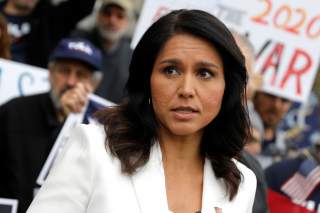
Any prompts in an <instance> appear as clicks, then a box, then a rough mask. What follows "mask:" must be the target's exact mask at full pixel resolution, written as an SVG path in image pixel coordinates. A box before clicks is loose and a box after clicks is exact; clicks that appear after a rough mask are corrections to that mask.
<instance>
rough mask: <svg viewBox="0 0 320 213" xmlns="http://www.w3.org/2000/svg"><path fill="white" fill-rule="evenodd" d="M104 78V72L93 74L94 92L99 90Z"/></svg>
mask: <svg viewBox="0 0 320 213" xmlns="http://www.w3.org/2000/svg"><path fill="white" fill-rule="evenodd" d="M102 78H103V73H102V72H93V74H92V78H91V85H92V88H93V91H95V90H96V89H97V88H98V86H99V85H100V83H101V81H102Z"/></svg>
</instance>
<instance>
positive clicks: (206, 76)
mask: <svg viewBox="0 0 320 213" xmlns="http://www.w3.org/2000/svg"><path fill="white" fill-rule="evenodd" d="M198 75H199V76H200V77H201V78H203V79H209V78H211V77H213V76H214V74H213V72H212V71H210V70H208V69H200V70H199V72H198Z"/></svg>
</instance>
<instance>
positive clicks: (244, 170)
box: [233, 159, 256, 183]
mask: <svg viewBox="0 0 320 213" xmlns="http://www.w3.org/2000/svg"><path fill="white" fill-rule="evenodd" d="M233 161H234V163H235V164H236V166H237V168H238V169H239V171H240V172H241V174H242V176H243V178H244V179H245V181H248V182H251V181H254V182H256V175H255V174H254V173H253V171H252V170H251V169H249V168H248V167H247V166H246V165H244V164H243V163H241V162H240V161H238V160H236V159H233ZM251 183H252V182H251Z"/></svg>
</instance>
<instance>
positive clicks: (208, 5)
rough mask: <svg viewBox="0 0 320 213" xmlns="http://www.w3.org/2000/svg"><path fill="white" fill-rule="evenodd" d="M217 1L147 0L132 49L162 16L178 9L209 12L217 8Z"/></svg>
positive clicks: (134, 36) (133, 39)
mask: <svg viewBox="0 0 320 213" xmlns="http://www.w3.org/2000/svg"><path fill="white" fill-rule="evenodd" d="M216 2H217V0H200V1H197V0H193V1H190V0H189V1H186V0H145V2H144V5H143V8H142V11H141V14H140V17H139V20H138V23H137V27H136V30H135V32H134V35H133V38H132V43H131V47H132V48H134V47H135V46H136V45H137V44H138V41H139V40H140V38H141V37H142V35H143V34H144V32H145V31H146V29H148V27H149V26H150V25H151V24H152V23H153V22H155V21H156V20H158V19H159V18H160V17H161V16H163V15H165V14H167V13H169V12H170V11H172V10H176V9H199V10H204V11H207V12H210V11H213V10H214V9H215V8H216Z"/></svg>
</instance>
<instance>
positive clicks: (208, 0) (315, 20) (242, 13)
mask: <svg viewBox="0 0 320 213" xmlns="http://www.w3.org/2000/svg"><path fill="white" fill-rule="evenodd" d="M318 4H319V3H317V2H314V1H311V0H306V1H303V2H302V1H298V0H278V1H275V0H241V1H240V0H234V1H219V0H215V1H212V0H204V1H188V2H187V1H184V0H175V1H173V0H172V1H170V0H163V1H157V0H146V1H145V5H144V7H143V10H142V13H141V16H140V18H139V21H138V24H137V28H136V31H135V34H134V37H133V42H132V47H134V46H135V45H136V44H137V43H138V41H139V39H140V38H141V36H142V34H143V33H144V32H145V30H146V29H147V28H148V27H149V26H150V25H151V24H152V23H153V22H154V21H155V20H157V19H158V18H159V17H161V16H162V15H164V14H166V13H168V12H169V11H171V10H173V9H180V8H188V9H201V10H204V11H207V12H209V13H211V14H213V15H215V16H217V17H218V18H219V19H221V20H222V21H223V22H224V23H225V24H226V25H227V26H228V27H229V28H232V29H234V30H235V31H238V32H239V33H245V34H247V35H249V39H250V41H252V43H253V45H254V47H255V49H256V54H257V55H256V59H257V61H256V69H255V70H256V71H257V72H260V73H261V74H262V76H263V79H264V85H263V88H262V90H263V91H265V92H268V93H271V94H275V95H278V96H281V97H284V98H287V99H290V100H293V101H297V102H306V101H307V99H308V97H309V94H310V91H311V88H312V85H313V81H314V78H315V75H316V72H317V69H318V65H319V56H320V51H318V43H319V38H320V12H318V10H317V8H318Z"/></svg>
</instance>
